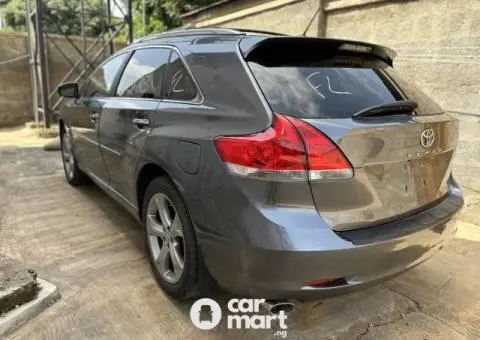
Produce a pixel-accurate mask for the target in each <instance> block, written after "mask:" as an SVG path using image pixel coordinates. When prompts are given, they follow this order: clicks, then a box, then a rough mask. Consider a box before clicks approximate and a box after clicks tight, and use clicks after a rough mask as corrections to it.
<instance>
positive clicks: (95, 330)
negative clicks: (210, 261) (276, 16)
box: [0, 118, 480, 340]
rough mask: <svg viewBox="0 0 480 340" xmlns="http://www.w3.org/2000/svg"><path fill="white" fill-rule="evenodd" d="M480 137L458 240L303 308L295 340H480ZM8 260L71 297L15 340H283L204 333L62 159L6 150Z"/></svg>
mask: <svg viewBox="0 0 480 340" xmlns="http://www.w3.org/2000/svg"><path fill="white" fill-rule="evenodd" d="M472 119H473V118H472ZM479 127H480V124H479V123H478V119H473V120H472V121H468V122H467V123H465V124H463V125H462V131H463V132H464V134H463V135H462V136H464V137H462V143H461V145H463V146H462V151H460V152H459V153H458V155H457V157H458V161H457V166H456V171H458V173H459V176H458V177H459V178H460V179H461V180H462V185H464V187H465V193H466V196H467V206H466V207H465V209H464V211H463V213H462V215H461V216H460V218H459V233H458V235H457V238H456V239H455V240H454V241H453V242H452V243H451V244H450V245H449V246H448V247H446V248H445V249H444V250H443V251H442V252H441V253H440V254H439V255H437V256H436V257H434V258H433V259H431V260H429V261H427V262H426V263H425V264H423V265H421V266H419V267H417V268H416V269H414V270H412V271H410V272H408V273H405V274H403V275H401V276H400V277H398V278H397V279H395V280H392V281H390V282H388V283H386V284H382V285H379V286H376V287H373V288H371V289H368V290H365V291H362V292H359V293H355V294H351V295H348V296H343V297H338V298H334V299H329V300H325V301H321V302H317V303H308V304H302V305H299V306H298V309H297V311H296V312H295V313H294V314H293V315H292V316H291V317H290V319H289V325H290V328H289V331H288V332H289V333H288V338H291V339H321V338H326V339H355V338H363V339H374V338H375V339H405V338H407V339H408V338H410V339H466V338H469V339H471V338H480V261H479V259H480V243H479V242H480V227H479V225H480V185H478V179H477V177H476V176H475V175H473V173H472V172H470V171H475V169H477V171H476V173H477V174H478V169H480V161H479V158H480V156H479V155H480V152H479V150H480V148H479V147H478V145H480V137H478V135H477V134H476V131H477V130H478V128H479ZM467 133H468V135H467ZM465 136H468V138H467V137H465ZM472 143H474V144H475V143H476V146H473V147H472V146H471V144H472ZM0 144H1V138H0ZM4 144H8V143H4ZM32 145H33V144H32ZM472 148H473V149H472ZM472 152H473V153H472ZM472 169H473V170H472ZM0 253H3V254H5V255H8V256H12V257H14V258H17V259H19V260H21V261H23V262H24V263H26V264H28V266H31V267H33V268H35V269H36V270H37V272H38V274H39V276H40V277H43V278H46V279H48V280H49V281H51V282H53V283H55V284H56V285H57V286H58V288H59V289H60V292H61V294H62V299H61V300H60V301H59V302H57V303H56V304H55V305H53V306H52V307H51V308H49V309H48V310H47V311H45V312H44V313H42V314H41V315H39V316H38V317H37V318H35V319H34V320H32V321H31V322H29V323H28V324H27V325H25V326H24V327H22V328H21V329H19V330H18V331H17V332H15V333H13V334H12V335H11V336H10V337H9V338H8V339H10V340H13V339H127V338H128V339H190V338H192V339H195V338H199V337H201V338H205V339H223V338H227V337H228V338H229V339H239V338H242V339H262V338H274V336H273V334H272V333H273V332H271V331H268V332H260V331H228V332H227V331H225V329H224V328H223V327H219V328H217V329H216V330H214V331H209V332H201V331H199V330H197V329H195V328H194V327H193V326H192V325H191V322H190V320H189V317H188V310H189V307H190V304H189V303H177V302H174V301H171V300H169V299H168V298H167V297H166V296H165V295H164V294H163V293H162V291H161V290H160V289H159V288H158V287H157V286H156V284H155V282H154V280H153V278H152V276H151V274H150V270H149V267H148V263H147V260H146V257H145V254H146V250H145V246H144V242H143V234H142V231H141V230H140V229H139V228H138V227H137V225H136V223H135V222H134V220H133V219H132V218H131V217H130V216H129V215H128V214H127V213H126V212H124V211H123V210H122V208H121V207H119V206H118V205H117V204H116V203H114V202H113V201H112V200H110V199H109V198H108V197H107V196H106V195H104V194H103V193H102V192H101V191H100V190H99V189H98V188H96V187H95V186H89V187H85V188H81V189H74V188H72V187H70V186H68V185H67V184H66V182H65V181H64V177H63V172H62V169H61V162H60V155H59V153H58V152H48V153H47V152H44V151H42V150H41V149H40V148H32V147H21V148H19V147H12V146H3V147H1V146H0ZM220 298H221V299H223V300H224V299H226V298H227V297H225V296H223V297H220Z"/></svg>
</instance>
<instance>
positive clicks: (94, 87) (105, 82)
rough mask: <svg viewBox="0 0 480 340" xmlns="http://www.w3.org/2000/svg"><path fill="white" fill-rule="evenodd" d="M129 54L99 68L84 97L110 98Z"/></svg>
mask: <svg viewBox="0 0 480 340" xmlns="http://www.w3.org/2000/svg"><path fill="white" fill-rule="evenodd" d="M126 57H127V53H123V54H120V55H118V56H116V57H113V58H112V59H110V60H109V61H107V62H106V63H104V64H103V65H102V66H100V67H99V68H97V69H96V70H95V71H94V72H93V73H92V75H91V76H90V79H89V80H88V82H87V84H86V86H85V90H84V92H83V95H84V96H86V97H102V96H108V94H109V92H110V90H111V89H112V85H113V82H114V80H115V76H116V75H117V73H118V71H119V70H120V67H121V66H122V64H123V63H124V61H125V58H126Z"/></svg>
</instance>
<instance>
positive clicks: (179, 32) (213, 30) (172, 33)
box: [136, 27, 242, 42]
mask: <svg viewBox="0 0 480 340" xmlns="http://www.w3.org/2000/svg"><path fill="white" fill-rule="evenodd" d="M192 34H230V35H232V34H242V32H240V31H238V30H233V29H230V28H221V27H209V28H187V29H185V28H179V29H173V30H169V31H166V32H162V33H157V34H153V35H149V36H146V37H143V38H140V39H138V40H137V41H136V42H143V41H147V40H152V39H158V38H168V37H181V36H185V35H192Z"/></svg>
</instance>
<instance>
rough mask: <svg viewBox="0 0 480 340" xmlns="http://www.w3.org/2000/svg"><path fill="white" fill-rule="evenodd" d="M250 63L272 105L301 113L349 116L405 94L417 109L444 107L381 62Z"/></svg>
mask: <svg viewBox="0 0 480 340" xmlns="http://www.w3.org/2000/svg"><path fill="white" fill-rule="evenodd" d="M248 65H249V67H250V69H251V70H252V72H253V75H254V77H255V78H256V80H257V82H258V84H259V86H260V88H261V90H262V92H263V94H264V96H265V97H266V99H267V101H268V103H269V104H270V106H271V108H272V110H273V111H274V112H280V113H285V114H288V115H291V116H294V117H298V118H350V117H352V115H353V114H354V113H356V112H358V111H360V110H363V109H365V108H368V107H371V106H376V105H380V104H387V103H393V102H396V101H399V100H404V99H410V100H413V101H415V102H417V103H418V105H419V107H418V109H417V110H416V114H419V115H429V114H438V113H441V112H442V110H441V108H440V107H439V106H438V105H437V104H435V102H433V100H431V99H430V98H429V97H428V96H427V95H426V94H424V93H423V92H422V91H420V90H419V89H417V88H416V87H415V86H413V85H412V84H410V83H408V82H407V81H405V80H403V79H401V78H400V77H399V76H398V74H397V73H396V72H395V71H394V70H393V68H391V67H389V66H387V65H386V64H384V63H381V62H376V63H369V64H368V67H357V66H353V67H352V66H350V65H346V66H343V65H338V64H335V63H333V64H332V66H325V65H320V66H319V65H314V64H312V65H309V64H305V63H302V64H299V65H298V66H296V65H293V66H292V65H279V66H275V65H273V66H272V65H271V64H268V65H261V64H260V63H257V62H255V61H249V62H248ZM372 65H375V67H372Z"/></svg>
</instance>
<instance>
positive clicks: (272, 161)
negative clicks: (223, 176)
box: [215, 114, 353, 181]
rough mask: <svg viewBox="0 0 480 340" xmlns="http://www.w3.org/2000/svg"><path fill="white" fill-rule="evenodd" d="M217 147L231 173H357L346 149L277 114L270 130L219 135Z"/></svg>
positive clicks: (297, 176) (304, 176)
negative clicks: (340, 148) (235, 134)
mask: <svg viewBox="0 0 480 340" xmlns="http://www.w3.org/2000/svg"><path fill="white" fill-rule="evenodd" d="M215 147H216V149H217V152H218V154H219V155H220V157H221V158H222V160H223V161H224V162H225V164H226V165H227V168H228V169H229V171H230V173H232V174H234V175H238V176H242V177H251V178H258V179H265V180H273V181H307V180H308V179H310V180H312V181H316V180H332V179H345V178H351V177H352V176H353V170H352V168H351V167H350V164H349V163H348V161H347V160H346V159H345V157H344V156H343V154H342V152H341V151H340V150H339V149H338V148H337V147H336V146H335V145H334V144H333V143H332V142H331V141H330V140H329V139H328V138H327V137H326V136H324V135H323V134H322V133H321V132H319V131H318V130H316V129H315V128H313V127H312V126H310V125H308V124H307V123H305V122H303V121H301V120H298V119H295V118H292V117H286V116H283V115H281V114H274V116H273V123H272V126H271V127H269V128H268V129H267V130H265V131H263V132H260V133H257V134H253V135H246V136H235V137H218V138H217V139H215Z"/></svg>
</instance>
